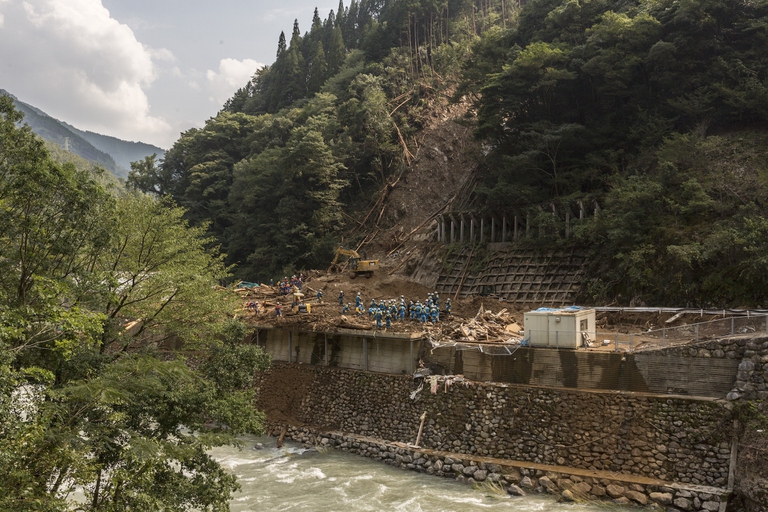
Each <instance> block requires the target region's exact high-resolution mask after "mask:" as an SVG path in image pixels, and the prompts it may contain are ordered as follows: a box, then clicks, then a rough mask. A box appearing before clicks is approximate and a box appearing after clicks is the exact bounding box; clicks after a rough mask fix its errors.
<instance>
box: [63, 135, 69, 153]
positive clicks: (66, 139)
mask: <svg viewBox="0 0 768 512" xmlns="http://www.w3.org/2000/svg"><path fill="white" fill-rule="evenodd" d="M64 151H69V137H64Z"/></svg>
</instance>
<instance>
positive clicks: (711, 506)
mask: <svg viewBox="0 0 768 512" xmlns="http://www.w3.org/2000/svg"><path fill="white" fill-rule="evenodd" d="M701 508H703V509H704V510H708V511H709V512H715V511H716V510H720V504H719V503H718V502H716V501H705V502H704V503H702V504H701Z"/></svg>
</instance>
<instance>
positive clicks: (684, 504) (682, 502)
mask: <svg viewBox="0 0 768 512" xmlns="http://www.w3.org/2000/svg"><path fill="white" fill-rule="evenodd" d="M672 503H674V505H675V506H676V507H677V508H681V509H683V510H693V501H691V500H689V499H688V498H676V499H675V501H673V502H672Z"/></svg>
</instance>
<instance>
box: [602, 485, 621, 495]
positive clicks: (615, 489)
mask: <svg viewBox="0 0 768 512" xmlns="http://www.w3.org/2000/svg"><path fill="white" fill-rule="evenodd" d="M605 492H606V493H607V494H608V496H610V497H611V498H614V499H615V498H621V497H622V496H624V488H623V487H622V486H620V485H619V484H611V485H609V486H608V487H606V488H605Z"/></svg>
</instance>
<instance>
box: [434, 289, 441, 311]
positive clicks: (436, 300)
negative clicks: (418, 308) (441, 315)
mask: <svg viewBox="0 0 768 512" xmlns="http://www.w3.org/2000/svg"><path fill="white" fill-rule="evenodd" d="M432 298H433V299H434V301H435V306H436V307H437V310H438V311H440V296H439V295H438V294H437V292H435V293H434V294H433V295H432Z"/></svg>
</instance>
